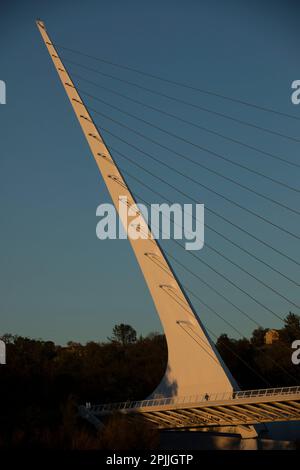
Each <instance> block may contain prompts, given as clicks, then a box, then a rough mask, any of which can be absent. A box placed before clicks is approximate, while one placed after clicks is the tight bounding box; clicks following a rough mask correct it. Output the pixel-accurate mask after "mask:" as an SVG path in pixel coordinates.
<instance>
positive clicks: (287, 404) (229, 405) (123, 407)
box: [88, 387, 300, 429]
mask: <svg viewBox="0 0 300 470" xmlns="http://www.w3.org/2000/svg"><path fill="white" fill-rule="evenodd" d="M88 410H89V412H90V413H91V414H93V415H94V416H97V417H101V416H105V415H108V414H111V413H112V412H114V411H120V412H122V413H124V414H126V415H131V416H133V415H137V414H139V415H142V416H143V417H145V418H146V419H147V420H149V421H151V422H152V423H154V424H155V425H156V426H158V427H159V428H161V429H174V428H192V427H208V426H213V427H216V426H243V425H244V426H245V425H246V426H248V425H253V424H258V423H267V422H274V421H294V420H300V387H284V388H276V389H263V390H248V391H243V392H233V393H230V394H228V393H226V394H215V395H210V396H208V395H206V396H205V395H202V396H198V397H176V398H158V399H153V400H143V401H138V402H123V403H114V404H105V405H98V406H92V407H89V408H88Z"/></svg>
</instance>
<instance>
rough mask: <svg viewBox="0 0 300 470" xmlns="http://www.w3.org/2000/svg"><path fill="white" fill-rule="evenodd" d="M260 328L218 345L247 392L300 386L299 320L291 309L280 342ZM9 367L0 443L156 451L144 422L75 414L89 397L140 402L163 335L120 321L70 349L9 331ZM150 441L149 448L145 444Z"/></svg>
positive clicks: (161, 359)
mask: <svg viewBox="0 0 300 470" xmlns="http://www.w3.org/2000/svg"><path fill="white" fill-rule="evenodd" d="M265 332H266V330H264V329H261V328H257V329H256V330H254V331H253V334H252V337H251V338H250V339H247V338H240V339H233V338H229V337H228V336H227V335H221V336H220V337H219V339H218V341H217V348H218V350H219V351H220V354H221V356H222V358H223V360H224V361H225V363H226V365H227V366H228V368H229V369H230V371H231V372H232V374H233V376H234V377H235V379H236V380H237V381H238V383H239V385H240V386H241V388H242V389H254V388H265V387H267V386H272V387H277V386H288V385H295V384H299V382H300V369H299V366H295V365H293V364H292V361H291V354H292V352H293V350H292V349H291V343H292V341H293V340H294V339H300V317H299V316H298V315H295V314H294V313H291V312H290V313H289V315H288V316H287V317H286V319H285V322H284V327H283V328H282V329H281V330H279V340H278V341H276V342H274V343H273V344H271V345H266V344H265V342H264V336H265ZM2 338H3V339H4V340H5V342H6V344H7V365H5V366H3V367H0V383H1V387H0V416H1V420H0V448H5V447H18V448H19V447H26V448H30V447H35V448H36V447H38V448H59V449H99V448H105V447H106V448H113V444H115V442H116V439H115V438H114V436H118V442H119V444H118V445H119V447H120V450H127V449H132V448H134V449H135V448H139V447H140V448H141V446H142V447H143V448H154V447H155V446H156V445H157V439H158V437H157V435H156V434H155V432H154V431H153V429H152V428H149V427H148V426H147V425H146V424H145V423H144V422H143V423H141V422H135V424H134V426H133V425H132V423H130V424H129V423H128V421H126V420H123V419H122V418H120V416H113V417H112V419H111V420H110V421H109V423H108V424H107V426H106V428H105V432H104V433H101V435H100V434H99V433H97V432H96V431H95V430H94V429H93V428H92V427H90V426H89V425H88V424H87V423H86V422H85V421H82V420H81V419H80V418H78V416H77V407H78V405H79V404H83V403H85V402H91V403H105V402H115V401H123V400H124V401H125V400H139V399H144V398H145V397H147V396H148V395H149V394H150V393H151V392H152V391H153V390H154V389H155V387H156V386H157V384H158V383H159V381H160V380H161V377H162V376H163V374H164V371H165V368H166V364H167V347H166V342H165V338H164V336H163V335H159V334H154V333H153V334H150V335H148V336H147V337H146V338H143V337H139V338H138V339H137V335H136V331H135V330H134V329H133V328H132V327H131V326H130V325H116V326H115V328H114V330H113V334H112V338H111V339H110V341H109V342H106V343H97V342H88V343H87V344H85V345H82V344H80V343H75V342H69V343H68V344H67V346H66V347H62V346H58V345H55V344H54V343H53V342H51V341H41V340H33V339H30V338H23V337H21V336H13V335H5V336H4V337H2ZM146 442H148V445H146Z"/></svg>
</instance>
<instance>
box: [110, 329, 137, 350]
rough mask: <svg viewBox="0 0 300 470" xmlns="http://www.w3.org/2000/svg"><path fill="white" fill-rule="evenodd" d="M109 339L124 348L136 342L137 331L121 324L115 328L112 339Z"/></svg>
mask: <svg viewBox="0 0 300 470" xmlns="http://www.w3.org/2000/svg"><path fill="white" fill-rule="evenodd" d="M108 339H109V340H110V341H112V342H116V343H119V344H121V345H122V346H126V345H127V344H132V343H135V342H136V331H135V329H134V328H132V326H130V325H124V323H120V325H115V326H114V328H113V334H112V337H111V338H108Z"/></svg>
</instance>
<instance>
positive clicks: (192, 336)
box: [37, 20, 237, 397]
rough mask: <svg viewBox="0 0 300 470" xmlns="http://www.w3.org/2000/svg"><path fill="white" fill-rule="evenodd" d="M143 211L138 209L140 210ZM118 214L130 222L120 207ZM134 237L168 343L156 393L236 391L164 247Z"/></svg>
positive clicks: (71, 92)
mask: <svg viewBox="0 0 300 470" xmlns="http://www.w3.org/2000/svg"><path fill="white" fill-rule="evenodd" d="M37 27H38V29H39V31H40V33H41V36H42V38H43V41H44V43H45V46H46V48H47V50H48V52H49V55H50V57H51V59H52V62H53V64H54V67H55V69H56V71H57V73H58V76H59V78H60V80H61V83H62V85H63V87H64V89H65V91H66V94H67V96H68V98H69V100H70V103H71V105H72V107H73V110H74V113H75V115H76V117H77V119H78V122H79V124H80V126H81V129H82V131H83V134H84V136H85V138H86V140H87V142H88V144H89V146H90V149H91V151H92V154H93V156H94V158H95V161H96V163H97V165H98V168H99V170H100V172H101V175H102V177H103V179H104V182H105V184H106V186H107V189H108V191H109V193H110V196H111V198H112V200H113V203H114V205H115V207H116V210H119V200H120V198H121V197H124V196H125V197H127V201H128V203H129V205H130V206H131V205H133V204H136V201H135V199H134V197H133V195H132V194H131V192H130V189H129V187H128V185H127V183H126V182H125V180H124V178H123V176H122V174H121V172H120V170H119V169H118V167H117V165H116V164H115V162H114V159H113V158H112V156H111V154H110V152H109V150H108V148H107V147H106V145H105V143H104V141H103V138H102V136H101V135H100V133H99V130H98V129H97V127H96V126H95V124H94V122H93V119H92V118H91V116H90V114H89V112H88V110H87V108H86V107H85V105H84V102H83V100H82V98H81V97H80V95H79V93H78V92H77V90H76V87H75V86H74V83H73V82H72V80H71V78H70V76H69V74H68V72H67V70H66V68H65V66H64V64H63V62H62V61H61V59H60V57H59V54H58V52H57V51H56V49H55V47H54V45H53V43H52V41H51V39H50V37H49V35H48V33H47V31H46V27H45V24H44V23H43V22H42V21H40V20H38V21H37ZM136 215H139V216H141V217H142V214H141V213H140V212H139V211H138V209H137V214H136ZM136 215H135V216H130V215H128V220H127V225H125V229H126V231H127V232H128V229H129V227H130V224H132V223H133V221H134V218H136ZM119 216H120V218H121V220H122V222H123V224H126V222H125V219H124V217H123V216H122V211H121V212H119ZM142 226H143V227H146V231H147V234H148V237H147V238H145V239H142V238H139V239H137V240H133V239H132V238H130V237H129V240H130V243H131V246H132V249H133V251H134V254H135V256H136V258H137V261H138V264H139V266H140V268H141V270H142V273H143V275H144V278H145V281H146V283H147V286H148V288H149V291H150V294H151V296H152V299H153V302H154V304H155V307H156V310H157V313H158V315H159V318H160V321H161V323H162V326H163V329H164V332H165V335H166V340H167V346H168V364H167V369H166V372H165V375H164V377H163V379H162V381H161V383H160V384H159V385H158V387H157V388H156V390H154V392H153V394H152V396H157V395H160V396H163V397H179V396H188V395H199V394H208V395H210V394H212V393H218V392H222V393H227V392H228V393H232V392H233V391H234V390H237V385H236V383H235V381H234V379H233V378H232V376H231V374H230V372H229V370H228V369H227V367H226V365H225V364H224V362H223V361H222V359H221V357H220V355H219V353H218V351H217V350H216V348H215V345H214V344H213V342H212V341H211V339H210V337H209V335H208V333H207V332H206V330H205V328H204V326H203V324H202V322H201V320H200V319H199V317H198V316H197V314H196V312H195V310H194V308H193V306H192V305H191V303H190V301H189V299H188V297H187V295H186V293H185V292H184V290H183V288H182V286H181V285H180V282H179V281H178V279H177V277H176V275H175V273H174V272H173V270H172V268H171V266H170V265H169V263H168V261H167V259H166V257H165V255H164V253H163V251H162V250H161V248H160V246H159V245H158V243H157V242H156V240H154V239H153V237H152V236H151V233H150V230H149V228H148V226H147V224H146V222H145V223H144V224H142Z"/></svg>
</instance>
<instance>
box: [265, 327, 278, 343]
mask: <svg viewBox="0 0 300 470" xmlns="http://www.w3.org/2000/svg"><path fill="white" fill-rule="evenodd" d="M278 340H279V332H278V331H277V330H268V331H267V332H266V333H265V344H273V343H275V342H276V341H278Z"/></svg>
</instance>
